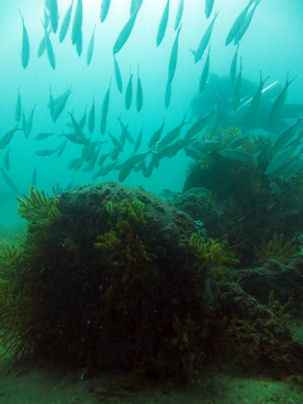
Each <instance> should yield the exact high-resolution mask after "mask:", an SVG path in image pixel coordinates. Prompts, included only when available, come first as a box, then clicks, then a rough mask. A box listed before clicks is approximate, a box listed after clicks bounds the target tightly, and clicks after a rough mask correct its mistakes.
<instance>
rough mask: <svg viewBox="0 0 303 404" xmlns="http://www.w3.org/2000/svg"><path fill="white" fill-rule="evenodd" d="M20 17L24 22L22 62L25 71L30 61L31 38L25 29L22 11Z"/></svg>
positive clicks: (23, 24)
mask: <svg viewBox="0 0 303 404" xmlns="http://www.w3.org/2000/svg"><path fill="white" fill-rule="evenodd" d="M19 13H20V17H21V20H22V52H21V61H22V67H23V69H26V67H27V65H28V63H29V59H30V43H29V36H28V33H27V29H26V27H25V23H24V19H23V15H22V14H21V11H20V10H19Z"/></svg>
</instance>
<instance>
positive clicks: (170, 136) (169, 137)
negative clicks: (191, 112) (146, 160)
mask: <svg viewBox="0 0 303 404" xmlns="http://www.w3.org/2000/svg"><path fill="white" fill-rule="evenodd" d="M185 118H186V114H185V115H184V117H183V120H182V122H181V123H180V124H179V125H178V126H176V127H175V128H173V129H172V130H170V131H169V132H168V133H167V134H166V135H165V136H164V138H163V139H162V140H161V141H160V142H159V144H158V150H161V149H163V148H164V147H166V146H168V145H169V144H170V143H172V142H174V141H175V140H176V139H177V138H178V136H179V135H180V132H181V129H182V128H183V126H184V125H187V124H188V122H185Z"/></svg>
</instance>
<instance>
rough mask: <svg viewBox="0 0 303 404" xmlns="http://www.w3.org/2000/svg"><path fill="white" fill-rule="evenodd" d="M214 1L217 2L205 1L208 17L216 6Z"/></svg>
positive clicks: (212, 0)
mask: <svg viewBox="0 0 303 404" xmlns="http://www.w3.org/2000/svg"><path fill="white" fill-rule="evenodd" d="M214 2H215V0H206V1H205V15H206V18H208V17H209V16H210V15H211V12H212V11H213V7H214Z"/></svg>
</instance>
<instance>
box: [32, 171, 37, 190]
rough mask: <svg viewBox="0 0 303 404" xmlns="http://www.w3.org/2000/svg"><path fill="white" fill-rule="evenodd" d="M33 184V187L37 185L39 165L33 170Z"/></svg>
mask: <svg viewBox="0 0 303 404" xmlns="http://www.w3.org/2000/svg"><path fill="white" fill-rule="evenodd" d="M31 185H32V186H33V187H35V186H36V185H37V167H35V168H34V170H33V174H32V181H31Z"/></svg>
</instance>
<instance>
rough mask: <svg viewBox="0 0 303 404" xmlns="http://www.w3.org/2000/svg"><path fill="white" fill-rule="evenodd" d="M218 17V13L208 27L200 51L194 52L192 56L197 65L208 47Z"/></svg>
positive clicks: (199, 47)
mask: <svg viewBox="0 0 303 404" xmlns="http://www.w3.org/2000/svg"><path fill="white" fill-rule="evenodd" d="M217 17H218V13H216V14H215V15H214V17H213V19H212V21H211V22H210V24H209V26H208V27H207V29H206V31H205V33H204V34H203V36H202V38H201V41H200V43H199V46H198V49H197V50H196V51H194V50H192V54H193V55H194V60H195V63H197V62H199V60H200V59H201V58H202V56H203V54H204V52H205V50H206V48H207V46H208V43H209V40H210V37H211V34H212V31H213V28H214V24H215V21H216V18H217Z"/></svg>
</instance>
